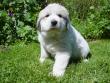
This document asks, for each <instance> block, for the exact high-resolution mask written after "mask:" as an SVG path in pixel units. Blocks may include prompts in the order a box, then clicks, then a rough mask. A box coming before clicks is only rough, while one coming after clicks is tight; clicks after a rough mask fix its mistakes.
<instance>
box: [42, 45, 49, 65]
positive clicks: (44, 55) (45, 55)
mask: <svg viewBox="0 0 110 83" xmlns="http://www.w3.org/2000/svg"><path fill="white" fill-rule="evenodd" d="M47 57H48V53H47V51H46V50H45V48H44V47H43V46H42V45H41V56H40V62H41V63H43V62H44V61H45V59H46V58H47Z"/></svg>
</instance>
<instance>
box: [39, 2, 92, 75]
mask: <svg viewBox="0 0 110 83" xmlns="http://www.w3.org/2000/svg"><path fill="white" fill-rule="evenodd" d="M37 25H38V40H39V42H40V47H41V57H40V62H41V63H43V62H44V60H45V59H46V58H47V57H48V55H49V54H51V56H52V57H54V58H55V63H54V66H53V71H52V75H53V76H56V77H58V76H62V75H63V74H64V72H65V69H66V67H67V65H68V63H69V61H70V58H71V59H73V60H74V59H86V58H87V56H88V54H89V52H90V49H89V46H88V43H87V42H86V40H85V39H84V38H83V37H82V35H81V34H80V33H79V32H78V31H77V30H76V29H75V28H74V27H73V26H72V25H71V24H70V21H69V13H68V11H67V10H66V8H65V7H63V6H62V5H59V4H56V3H54V4H49V5H48V6H47V7H45V8H44V9H43V10H42V11H41V12H40V13H39V17H38V20H37Z"/></svg>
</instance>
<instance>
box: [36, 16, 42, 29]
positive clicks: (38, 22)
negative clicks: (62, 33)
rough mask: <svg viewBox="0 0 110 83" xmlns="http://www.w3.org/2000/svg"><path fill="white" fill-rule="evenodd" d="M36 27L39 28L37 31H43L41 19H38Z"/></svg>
mask: <svg viewBox="0 0 110 83" xmlns="http://www.w3.org/2000/svg"><path fill="white" fill-rule="evenodd" d="M36 27H37V30H39V31H41V26H40V18H38V19H37V23H36Z"/></svg>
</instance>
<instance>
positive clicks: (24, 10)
mask: <svg viewBox="0 0 110 83" xmlns="http://www.w3.org/2000/svg"><path fill="white" fill-rule="evenodd" d="M53 2H56V3H60V4H62V5H64V6H65V7H66V8H67V9H68V10H69V13H70V18H71V23H72V24H73V25H74V26H75V27H76V28H77V29H78V30H79V31H80V32H81V34H82V35H83V36H84V37H85V38H88V39H90V38H91V39H97V38H98V39H99V38H110V5H109V4H110V0H98V1H97V0H1V1H0V45H1V44H5V45H8V44H10V43H13V42H15V41H16V40H17V39H20V40H24V41H25V42H28V41H37V33H36V26H35V24H36V18H37V16H38V13H39V11H40V10H41V9H42V8H44V7H45V6H46V5H47V4H49V3H53Z"/></svg>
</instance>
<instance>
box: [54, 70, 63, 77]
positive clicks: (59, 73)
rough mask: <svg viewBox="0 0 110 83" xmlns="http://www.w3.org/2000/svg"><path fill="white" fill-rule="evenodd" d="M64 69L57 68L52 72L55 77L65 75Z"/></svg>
mask: <svg viewBox="0 0 110 83" xmlns="http://www.w3.org/2000/svg"><path fill="white" fill-rule="evenodd" d="M64 72H65V71H64V70H55V71H53V72H52V75H53V76H55V77H62V76H63V75H64Z"/></svg>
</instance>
